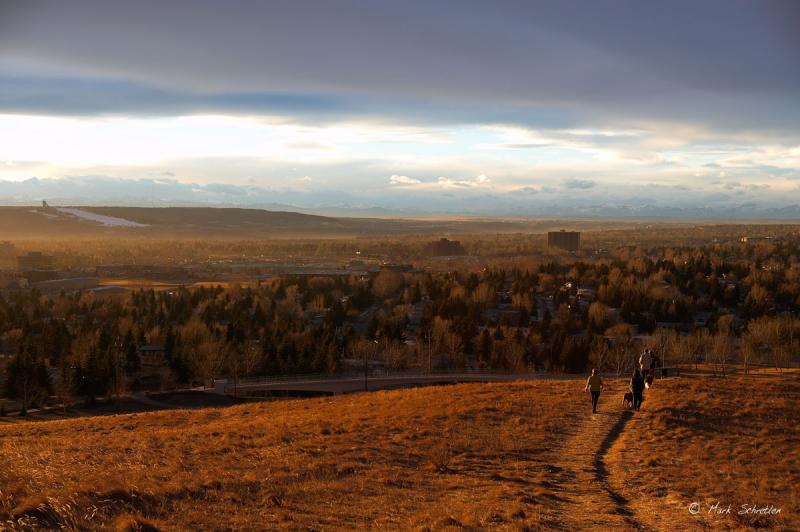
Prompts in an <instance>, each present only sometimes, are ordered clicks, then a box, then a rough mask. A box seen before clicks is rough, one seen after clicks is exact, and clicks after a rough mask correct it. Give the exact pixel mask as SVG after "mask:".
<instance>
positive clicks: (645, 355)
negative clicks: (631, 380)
mask: <svg viewBox="0 0 800 532" xmlns="http://www.w3.org/2000/svg"><path fill="white" fill-rule="evenodd" d="M652 365H653V357H652V356H650V350H649V349H645V350H644V351H643V352H642V356H640V357H639V367H641V368H642V375H648V374H649V373H650V368H651V367H652Z"/></svg>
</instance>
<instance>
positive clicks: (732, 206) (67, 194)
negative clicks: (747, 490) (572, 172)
mask: <svg viewBox="0 0 800 532" xmlns="http://www.w3.org/2000/svg"><path fill="white" fill-rule="evenodd" d="M437 194H438V195H437ZM469 194H471V195H469V196H464V197H460V196H457V195H455V196H450V195H447V194H444V195H443V194H441V193H436V194H435V193H430V194H422V195H418V196H405V195H403V194H402V193H399V192H398V194H395V195H390V196H388V197H383V196H381V197H359V196H357V195H355V193H348V192H345V191H335V190H321V189H309V190H290V189H272V188H265V187H261V186H256V185H232V184H206V185H201V184H196V183H184V182H179V181H176V180H174V179H171V178H164V179H136V180H131V179H120V178H114V177H109V176H74V177H65V178H62V179H38V178H30V179H25V180H22V181H0V204H5V205H32V204H34V205H35V204H38V203H39V202H41V200H43V199H45V200H48V201H49V202H50V204H51V205H59V206H93V205H118V206H126V207H145V206H146V207H230V208H244V209H261V210H267V211H274V212H295V213H302V214H309V215H318V216H328V217H335V218H341V217H369V218H409V217H424V216H450V217H452V216H483V217H498V216H505V217H509V216H514V217H573V218H574V217H596V218H597V217H600V218H624V219H644V218H658V219H709V220H800V202H797V203H790V201H791V200H792V199H793V198H791V197H788V196H787V197H785V198H782V199H781V201H784V203H781V204H778V203H777V201H778V200H776V199H775V198H772V199H770V200H767V199H766V197H765V198H764V199H761V200H758V201H754V200H752V198H750V199H748V198H747V197H744V196H742V197H738V198H737V197H736V196H735V195H727V196H703V195H697V196H696V197H695V196H691V195H690V196H688V197H687V198H684V199H682V200H680V201H678V199H675V198H674V197H673V198H672V199H669V198H667V197H660V196H659V195H658V194H657V193H654V194H653V195H652V196H642V197H641V198H630V199H627V200H613V201H612V200H602V199H598V198H592V197H589V196H587V195H586V194H575V193H574V192H573V193H571V194H568V195H566V196H562V195H550V196H547V195H543V194H521V193H520V194H514V193H509V194H491V193H485V194H477V193H472V192H470V193H469ZM755 197H756V199H758V196H755Z"/></svg>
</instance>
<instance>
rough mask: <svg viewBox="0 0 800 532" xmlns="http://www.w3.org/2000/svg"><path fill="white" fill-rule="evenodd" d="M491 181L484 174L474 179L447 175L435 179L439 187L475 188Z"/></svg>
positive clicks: (486, 184)
mask: <svg viewBox="0 0 800 532" xmlns="http://www.w3.org/2000/svg"><path fill="white" fill-rule="evenodd" d="M491 181H492V180H491V179H489V178H488V177H487V176H486V175H484V174H481V175H479V176H478V177H476V178H475V179H450V178H447V177H440V178H439V179H437V180H436V183H437V184H438V185H439V187H441V188H476V187H484V186H489V184H490V183H491Z"/></svg>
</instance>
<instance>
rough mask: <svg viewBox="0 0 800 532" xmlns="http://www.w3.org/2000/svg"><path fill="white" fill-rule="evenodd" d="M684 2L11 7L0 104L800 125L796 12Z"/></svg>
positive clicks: (4, 28) (57, 109) (580, 122)
mask: <svg viewBox="0 0 800 532" xmlns="http://www.w3.org/2000/svg"><path fill="white" fill-rule="evenodd" d="M671 6H673V8H672V9H668V10H666V9H663V8H661V6H660V5H658V4H653V3H649V2H637V1H635V0H629V1H622V2H590V3H588V4H587V5H585V6H582V7H581V9H580V10H575V9H574V8H573V7H572V6H570V5H569V4H568V3H566V4H565V3H561V2H513V1H499V2H493V3H480V4H470V5H469V6H465V7H463V8H462V9H459V16H458V17H456V18H453V16H452V10H453V8H452V6H451V5H449V4H448V3H430V2H424V1H422V0H409V1H408V2H402V3H393V2H384V3H381V4H380V5H375V6H373V7H372V8H371V9H369V10H367V11H365V10H364V9H363V5H362V4H361V3H360V2H357V1H355V0H343V1H341V2H336V3H319V2H311V1H303V0H298V1H296V2H283V3H279V4H273V3H253V2H247V1H245V0H231V2H227V3H225V4H224V5H222V4H220V3H217V2H199V3H196V4H194V5H193V7H192V9H191V10H190V11H187V10H186V9H185V7H184V6H183V5H181V4H179V3H170V2H162V1H158V0H139V1H137V2H131V3H127V4H122V5H118V4H116V3H114V4H110V3H106V2H100V1H97V0H86V1H82V2H78V3H65V2H60V1H57V0H49V1H48V0H43V1H37V2H28V1H22V0H8V1H6V2H4V4H3V8H2V17H0V49H2V50H3V55H2V58H0V71H2V72H4V73H6V76H5V77H4V78H3V80H0V94H2V95H4V96H3V97H2V98H0V108H2V109H4V110H6V111H7V112H44V113H55V114H84V113H85V114H98V113H112V114H118V113H131V112H139V113H143V114H147V113H166V114H176V113H192V112H208V111H211V110H217V111H219V112H229V113H233V112H238V113H247V114H252V113H276V114H283V115H286V114H290V115H291V116H294V117H310V116H312V115H316V116H315V118H318V117H319V116H323V117H324V116H328V117H333V116H335V117H337V118H341V117H355V116H357V117H363V118H376V117H383V118H385V117H387V116H391V117H393V119H396V120H401V119H402V117H403V116H406V115H408V114H409V113H411V114H412V115H413V117H414V119H417V120H422V119H423V118H424V117H425V116H426V115H427V116H429V117H430V118H429V119H430V120H432V121H455V122H458V123H464V122H474V121H475V120H476V119H478V120H480V121H481V122H482V123H517V124H519V123H523V124H539V125H543V124H548V125H549V126H552V124H553V123H555V122H558V123H561V124H563V125H564V126H565V127H572V128H574V129H575V130H576V131H578V132H581V131H584V130H585V131H589V132H590V133H591V132H592V131H593V130H594V129H595V128H597V127H601V126H604V125H608V124H609V123H614V124H617V126H616V127H620V124H621V123H622V122H631V121H637V120H638V121H641V120H647V119H667V120H672V121H680V122H683V123H696V122H702V123H706V124H713V125H714V127H715V128H717V129H719V130H723V129H730V128H737V129H741V130H751V129H758V130H763V131H769V130H774V129H776V128H784V129H788V130H792V131H797V128H798V126H797V124H798V123H799V122H800V121H798V118H800V109H798V106H797V105H796V95H797V93H798V91H799V90H800V71H798V69H797V68H796V57H797V56H798V52H800V41H798V39H797V37H796V28H797V26H798V23H800V9H798V7H797V6H796V5H794V3H792V2H774V3H773V2H769V3H764V2H730V1H729V0H706V1H704V2H702V3H701V4H700V5H698V4H697V3H696V2H693V1H690V0H675V1H674V2H673V3H671ZM309 13H313V16H309ZM720 13H724V15H725V16H724V17H721V16H720ZM87 27H90V28H92V31H91V32H87V31H82V29H84V28H87ZM300 33H302V34H303V38H302V39H298V38H297V35H298V34H300ZM409 34H413V35H414V38H413V39H409V38H408V35H409ZM209 35H213V38H209ZM497 35H503V38H502V39H497V38H496V36H497ZM364 43H369V46H364ZM277 51H280V53H278V52H277ZM520 65H525V68H520ZM443 72H446V75H443ZM542 72H547V75H546V76H542V75H541V73H542ZM498 80H502V83H499V82H498ZM81 84H83V85H81ZM415 109H419V111H416V112H415ZM623 127H624V126H623Z"/></svg>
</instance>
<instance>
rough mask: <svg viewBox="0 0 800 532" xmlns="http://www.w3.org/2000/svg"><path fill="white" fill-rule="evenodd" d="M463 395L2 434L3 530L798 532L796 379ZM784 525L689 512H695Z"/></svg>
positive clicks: (291, 405) (289, 405)
mask: <svg viewBox="0 0 800 532" xmlns="http://www.w3.org/2000/svg"><path fill="white" fill-rule="evenodd" d="M582 384H583V383H582V381H577V380H572V381H547V382H531V383H508V384H468V385H457V386H446V387H431V388H419V389H412V390H402V391H388V392H374V393H369V394H356V395H350V396H340V397H335V398H325V399H309V400H292V401H280V402H272V403H256V404H246V405H239V406H234V407H230V408H225V409H201V410H172V411H162V412H154V413H147V414H131V415H119V416H107V417H95V418H83V419H73V420H64V421H50V422H37V423H16V424H5V425H2V424H0V491H2V493H1V494H0V523H3V522H5V527H6V528H11V529H24V528H29V527H37V526H38V527H41V528H53V527H63V528H66V529H68V530H88V529H97V528H116V529H118V530H139V529H147V528H146V526H145V527H144V528H142V526H143V525H147V526H152V527H156V528H158V529H162V530H219V529H234V530H253V529H273V528H285V529H315V530H320V529H350V530H352V529H363V528H369V527H371V528H380V529H396V530H409V529H416V530H441V529H453V530H455V529H462V528H473V529H474V528H479V529H482V528H497V529H503V530H525V529H530V530H535V529H541V528H546V529H553V530H562V529H569V530H579V529H604V530H609V529H625V528H638V529H645V530H670V529H680V530H690V529H692V528H707V527H711V528H714V529H717V528H720V527H722V528H725V527H727V528H737V529H738V528H742V527H746V526H767V527H777V528H781V529H787V530H788V529H795V530H796V529H798V527H799V526H800V521H798V515H800V507H798V499H797V489H796V487H797V485H798V482H800V477H798V460H797V458H798V454H797V453H798V451H797V449H798V448H800V445H798V444H800V441H798V434H797V427H798V423H800V417H798V415H799V414H798V410H797V405H798V404H799V403H798V399H800V382H798V380H797V379H796V378H783V377H774V378H772V377H770V378H764V377H758V378H752V377H751V378H743V377H733V378H726V379H708V378H706V379H699V378H698V379H680V378H679V379H668V380H663V381H657V382H656V386H655V387H654V388H653V389H652V390H650V391H649V392H648V393H647V396H646V399H645V404H644V407H643V410H642V412H640V413H636V414H632V413H630V412H623V410H622V408H621V406H620V401H619V399H620V397H621V393H622V390H623V389H624V386H625V384H624V382H622V381H611V382H609V383H608V384H609V389H608V390H607V391H606V392H605V393H604V395H603V398H602V399H601V405H600V413H599V414H597V415H592V414H590V413H589V408H588V404H587V401H588V399H587V397H586V395H585V394H584V393H582V390H581V388H582ZM713 500H720V501H722V502H724V503H725V504H727V503H728V502H730V503H731V504H733V505H734V506H735V507H738V506H739V505H740V504H745V503H749V504H759V505H766V504H772V505H774V506H775V507H779V508H781V513H780V514H779V515H775V516H769V517H763V516H760V517H757V518H751V517H747V518H739V517H732V516H726V517H718V516H714V515H708V514H707V513H706V510H707V508H706V507H705V506H704V507H703V513H702V514H700V515H691V514H690V513H689V512H688V508H689V505H690V503H691V502H693V501H699V502H701V503H702V504H704V505H705V504H707V503H710V502H712V501H713ZM0 528H2V525H0Z"/></svg>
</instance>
